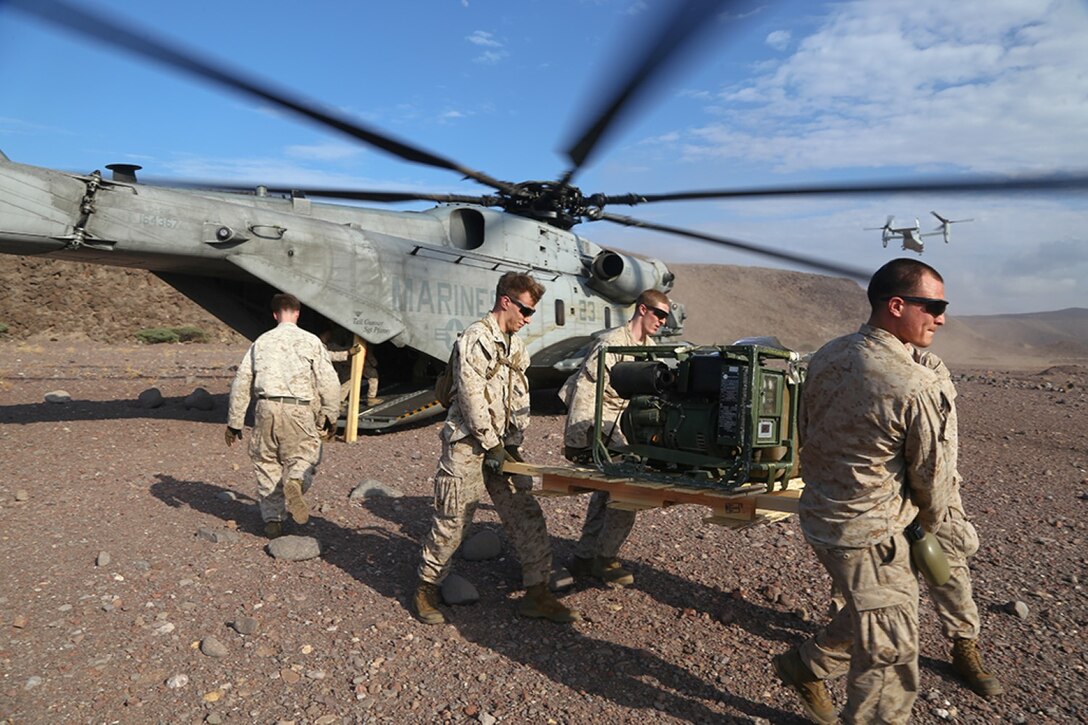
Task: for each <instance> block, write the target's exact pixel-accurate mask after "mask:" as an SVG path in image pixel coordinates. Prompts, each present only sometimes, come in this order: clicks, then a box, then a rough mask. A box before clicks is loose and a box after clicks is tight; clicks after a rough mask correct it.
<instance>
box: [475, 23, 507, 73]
mask: <svg viewBox="0 0 1088 725" xmlns="http://www.w3.org/2000/svg"><path fill="white" fill-rule="evenodd" d="M465 40H467V41H468V42H470V43H472V44H473V45H476V46H479V47H481V48H487V50H485V51H483V52H482V53H480V54H479V55H478V56H476V57H475V58H473V59H472V62H473V63H480V64H482V65H494V64H496V63H498V62H499V61H501V60H503V59H504V58H507V57H508V56H509V55H510V53H509V52H508V51H507V50H506V46H505V45H504V44H503V43H501V42H500V41H499V40H498V39H496V38H495V36H494V35H493V34H492V33H489V32H487V31H486V30H477V31H475V32H473V33H472V35H468V36H466V37H465Z"/></svg>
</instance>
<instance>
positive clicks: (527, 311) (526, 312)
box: [506, 295, 536, 319]
mask: <svg viewBox="0 0 1088 725" xmlns="http://www.w3.org/2000/svg"><path fill="white" fill-rule="evenodd" d="M506 299H508V300H510V301H511V302H513V303H514V304H515V305H517V306H518V310H520V311H521V316H522V317H524V318H526V319H528V318H530V317H532V316H533V314H534V313H535V312H536V309H535V308H533V307H526V306H525V305H523V304H521V303H520V302H518V301H517V300H515V299H514V298H513V297H511V296H510V295H506Z"/></svg>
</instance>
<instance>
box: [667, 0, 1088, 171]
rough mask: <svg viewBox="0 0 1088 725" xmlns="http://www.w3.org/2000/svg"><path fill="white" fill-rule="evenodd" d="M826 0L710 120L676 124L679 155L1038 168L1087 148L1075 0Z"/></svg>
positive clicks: (731, 90)
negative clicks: (827, 8)
mask: <svg viewBox="0 0 1088 725" xmlns="http://www.w3.org/2000/svg"><path fill="white" fill-rule="evenodd" d="M831 7H832V10H831V15H829V16H828V17H827V18H826V20H825V22H824V24H823V25H822V26H821V27H820V28H819V29H818V30H817V31H816V32H814V33H813V34H811V35H808V36H807V37H804V38H803V39H800V40H799V42H798V43H797V49H796V51H795V52H794V53H792V54H791V55H790V56H788V57H787V58H786V59H784V60H782V61H781V62H774V63H771V64H769V66H766V67H765V69H764V70H763V71H762V72H760V73H759V74H758V75H757V76H756V78H755V79H754V80H750V81H745V82H742V83H739V84H734V85H731V86H729V87H727V88H725V89H724V90H723V91H722V92H721V93H720V99H721V106H720V107H719V109H718V110H717V113H718V114H719V117H720V120H719V121H715V122H712V123H708V124H705V125H703V126H702V127H699V128H695V129H690V130H689V131H688V133H686V134H685V142H686V143H685V145H684V146H683V150H684V152H685V154H686V156H687V158H689V159H697V158H704V157H709V158H719V159H734V160H745V161H751V162H757V163H761V164H768V165H770V166H771V167H773V168H774V169H775V170H777V171H780V172H790V171H798V170H804V169H816V168H850V167H862V168H864V167H875V166H908V167H916V166H922V167H925V166H930V167H942V166H944V167H946V168H947V166H953V167H958V168H962V169H969V170H972V171H979V172H995V171H1025V170H1028V171H1040V170H1046V169H1054V168H1066V167H1067V164H1068V159H1070V158H1073V159H1078V158H1080V159H1083V158H1085V154H1086V152H1088V124H1085V123H1084V119H1085V118H1088V72H1086V71H1088V64H1086V63H1085V55H1084V53H1083V51H1082V49H1081V47H1082V41H1083V39H1084V38H1085V37H1088V12H1085V6H1084V5H1083V4H1081V3H1078V2H1075V0H1052V1H1051V2H1049V3H1047V4H1046V5H1043V4H1040V3H1028V2H1014V1H1013V0H1007V1H1006V2H993V3H985V4H982V5H980V4H979V3H969V2H965V3H944V2H936V1H934V2H921V1H920V0H915V1H912V2H881V3H872V2H860V3H846V4H842V5H834V6H831ZM776 32H784V31H776ZM773 35H775V33H772V34H771V36H773ZM771 36H768V43H770V39H771Z"/></svg>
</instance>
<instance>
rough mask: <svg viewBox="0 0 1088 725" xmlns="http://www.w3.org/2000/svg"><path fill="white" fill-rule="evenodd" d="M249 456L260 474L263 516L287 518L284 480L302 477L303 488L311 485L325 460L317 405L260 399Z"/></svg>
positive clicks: (276, 519) (277, 519) (258, 491)
mask: <svg viewBox="0 0 1088 725" xmlns="http://www.w3.org/2000/svg"><path fill="white" fill-rule="evenodd" d="M249 457H250V458H252V459H253V470H254V471H255V472H256V474H257V498H258V501H259V503H260V508H261V518H262V519H263V520H265V521H283V519H284V518H285V515H286V509H285V506H284V502H283V482H284V481H286V480H287V479H290V478H301V479H302V488H303V491H305V490H307V489H309V488H310V485H311V484H312V483H313V477H314V474H315V473H316V471H317V464H318V463H319V462H320V461H321V437H320V436H319V435H318V432H317V422H316V421H315V420H314V411H313V409H312V408H311V407H310V406H309V405H297V404H295V403H283V402H278V401H274V400H264V399H259V400H258V401H257V409H256V412H255V414H254V424H253V435H252V436H250V439H249Z"/></svg>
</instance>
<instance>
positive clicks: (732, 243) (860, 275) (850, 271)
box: [595, 212, 872, 282]
mask: <svg viewBox="0 0 1088 725" xmlns="http://www.w3.org/2000/svg"><path fill="white" fill-rule="evenodd" d="M595 218H597V219H601V220H604V221H610V222H614V223H616V224H622V225H624V226H628V227H641V228H643V229H652V230H654V231H658V232H665V233H666V234H676V235H677V236H681V237H688V238H690V239H697V240H699V241H701V242H710V243H711V244H720V245H723V246H726V247H732V248H733V249H740V250H743V251H745V252H751V253H753V254H758V255H760V256H763V257H770V258H772V259H780V260H782V261H784V262H790V263H792V264H796V265H800V266H802V267H807V268H809V269H815V270H818V271H820V272H830V273H832V274H835V275H842V276H844V277H849V278H850V279H853V280H856V281H858V282H868V280H869V277H870V276H871V275H872V271H871V270H869V271H867V270H863V269H860V268H858V267H851V266H849V265H845V264H836V263H834V262H825V261H824V260H822V259H816V258H815V257H808V256H805V255H801V254H793V253H791V252H781V251H778V250H776V249H769V248H767V247H762V246H759V245H757V244H752V243H751V242H744V241H741V240H739V239H731V238H729V237H719V236H715V235H713V234H705V233H703V232H697V231H695V230H693V229H681V228H679V227H670V226H666V225H664V224H656V223H654V222H648V221H644V220H641V219H634V218H632V217H629V216H622V215H620V214H611V213H608V212H601V214H600V215H599V216H597V217H595Z"/></svg>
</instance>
